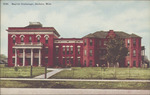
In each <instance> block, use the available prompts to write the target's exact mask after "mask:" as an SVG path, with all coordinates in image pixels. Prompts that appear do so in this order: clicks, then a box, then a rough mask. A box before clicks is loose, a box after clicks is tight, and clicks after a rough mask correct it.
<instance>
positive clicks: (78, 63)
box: [78, 58, 81, 66]
mask: <svg viewBox="0 0 150 95" xmlns="http://www.w3.org/2000/svg"><path fill="white" fill-rule="evenodd" d="M80 65H81V63H80V58H78V66H80Z"/></svg>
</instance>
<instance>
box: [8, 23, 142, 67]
mask: <svg viewBox="0 0 150 95" xmlns="http://www.w3.org/2000/svg"><path fill="white" fill-rule="evenodd" d="M7 31H8V66H28V65H32V66H45V65H47V66H49V67H55V66H59V67H65V66H66V65H71V66H101V65H102V64H106V65H108V63H107V61H106V60H105V59H104V55H105V54H106V53H107V51H106V43H107V40H108V37H109V36H112V35H113V36H119V37H120V38H122V39H124V41H125V46H126V47H127V48H128V50H129V53H128V56H126V59H125V60H123V66H125V67H126V66H128V64H130V67H133V66H135V67H139V66H141V37H139V36H137V35H135V34H127V33H125V32H121V31H113V30H110V31H97V32H95V33H92V34H88V35H86V36H84V37H83V38H59V36H60V35H59V33H58V32H57V31H56V30H55V28H54V27H43V26H42V24H40V23H39V22H36V23H30V24H29V25H28V26H26V27H9V28H8V30H7Z"/></svg>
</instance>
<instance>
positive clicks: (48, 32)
mask: <svg viewBox="0 0 150 95" xmlns="http://www.w3.org/2000/svg"><path fill="white" fill-rule="evenodd" d="M8 34H45V35H46V34H55V33H53V32H8Z"/></svg>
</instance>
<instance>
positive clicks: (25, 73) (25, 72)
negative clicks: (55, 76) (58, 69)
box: [0, 66, 49, 78]
mask: <svg viewBox="0 0 150 95" xmlns="http://www.w3.org/2000/svg"><path fill="white" fill-rule="evenodd" d="M30 71H31V67H30V66H25V67H17V68H15V67H1V68H0V77H1V78H28V77H30ZM48 72H49V71H48ZM44 73H45V68H44V67H33V69H32V77H35V76H38V75H41V74H44Z"/></svg>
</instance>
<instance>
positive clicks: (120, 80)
mask: <svg viewBox="0 0 150 95" xmlns="http://www.w3.org/2000/svg"><path fill="white" fill-rule="evenodd" d="M0 80H39V81H89V82H90V81H101V82H107V81H109V82H150V80H101V79H41V78H0Z"/></svg>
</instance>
